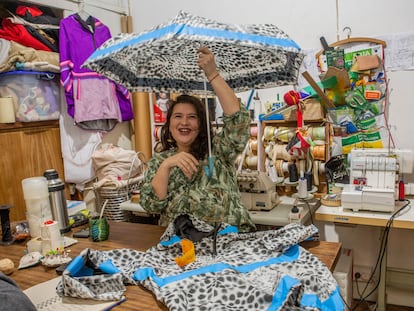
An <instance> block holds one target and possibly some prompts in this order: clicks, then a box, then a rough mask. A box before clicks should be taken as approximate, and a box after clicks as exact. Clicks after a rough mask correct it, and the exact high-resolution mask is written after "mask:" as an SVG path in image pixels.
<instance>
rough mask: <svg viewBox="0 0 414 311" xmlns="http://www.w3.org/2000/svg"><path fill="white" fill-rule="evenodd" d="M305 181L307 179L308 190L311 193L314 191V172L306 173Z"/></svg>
mask: <svg viewBox="0 0 414 311" xmlns="http://www.w3.org/2000/svg"><path fill="white" fill-rule="evenodd" d="M305 179H306V190H307V191H311V190H312V180H313V174H312V172H305Z"/></svg>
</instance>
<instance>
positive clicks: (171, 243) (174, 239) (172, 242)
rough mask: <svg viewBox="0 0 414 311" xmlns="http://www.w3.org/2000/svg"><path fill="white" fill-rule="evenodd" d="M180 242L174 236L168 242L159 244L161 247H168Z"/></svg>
mask: <svg viewBox="0 0 414 311" xmlns="http://www.w3.org/2000/svg"><path fill="white" fill-rule="evenodd" d="M180 241H181V238H180V237H179V236H178V235H174V236H172V237H171V239H169V240H168V241H161V242H160V244H161V245H162V246H170V245H173V244H175V243H178V242H180Z"/></svg>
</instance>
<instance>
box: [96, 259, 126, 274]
mask: <svg viewBox="0 0 414 311" xmlns="http://www.w3.org/2000/svg"><path fill="white" fill-rule="evenodd" d="M99 269H100V270H101V271H103V272H105V273H108V274H115V273H118V272H121V270H119V269H118V268H117V267H116V266H115V265H114V264H113V263H112V261H110V260H109V259H108V260H106V261H104V262H103V263H101V264H100V265H99Z"/></svg>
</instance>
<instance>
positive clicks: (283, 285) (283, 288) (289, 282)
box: [267, 275, 300, 311]
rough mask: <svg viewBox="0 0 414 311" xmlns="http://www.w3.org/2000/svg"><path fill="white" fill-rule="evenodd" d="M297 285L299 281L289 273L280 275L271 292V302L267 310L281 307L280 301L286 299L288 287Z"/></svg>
mask: <svg viewBox="0 0 414 311" xmlns="http://www.w3.org/2000/svg"><path fill="white" fill-rule="evenodd" d="M298 285H300V282H299V281H298V280H297V279H295V278H293V277H291V276H289V275H286V276H284V277H282V278H281V279H280V281H279V283H278V285H277V287H276V290H275V292H274V294H273V299H272V303H271V304H270V306H269V308H268V309H267V310H268V311H270V310H279V308H280V307H282V303H283V302H285V301H286V299H287V296H288V294H289V291H290V289H291V288H292V287H293V286H298Z"/></svg>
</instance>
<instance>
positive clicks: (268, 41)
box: [87, 24, 300, 61]
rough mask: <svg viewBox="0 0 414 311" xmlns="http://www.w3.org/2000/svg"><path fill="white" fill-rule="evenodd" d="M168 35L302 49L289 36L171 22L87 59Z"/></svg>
mask: <svg viewBox="0 0 414 311" xmlns="http://www.w3.org/2000/svg"><path fill="white" fill-rule="evenodd" d="M166 35H197V36H208V37H211V38H215V39H226V40H241V41H251V42H253V43H258V44H262V45H269V46H275V47H277V46H280V47H284V48H295V49H298V50H300V47H299V46H298V45H297V44H296V42H295V41H293V40H292V39H288V38H274V37H268V36H263V35H256V34H247V33H242V32H237V31H228V30H221V29H207V28H201V27H193V26H188V25H185V24H171V25H168V26H165V27H163V28H159V29H156V30H153V31H150V32H147V33H143V34H141V35H139V36H137V37H134V38H131V39H129V40H126V41H122V42H119V43H116V44H113V45H110V46H108V47H106V48H99V49H98V50H96V51H95V52H93V53H92V55H91V56H90V57H89V58H88V60H87V61H92V60H93V59H95V58H98V57H100V56H102V55H106V54H108V53H114V52H116V51H118V50H121V49H123V48H124V47H127V46H131V45H135V44H140V43H142V42H145V41H149V40H152V39H160V38H162V37H163V36H166ZM200 40H201V38H200Z"/></svg>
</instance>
